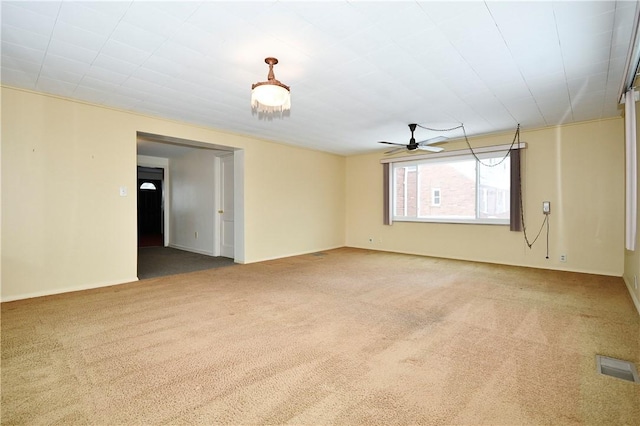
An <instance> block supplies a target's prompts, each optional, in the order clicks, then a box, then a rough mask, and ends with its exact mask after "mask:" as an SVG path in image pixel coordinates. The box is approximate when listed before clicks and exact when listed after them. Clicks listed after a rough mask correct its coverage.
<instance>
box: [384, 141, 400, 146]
mask: <svg viewBox="0 0 640 426" xmlns="http://www.w3.org/2000/svg"><path fill="white" fill-rule="evenodd" d="M378 143H386V144H387V145H398V146H406V145H405V144H403V143H395V142H385V141H379V142H378Z"/></svg>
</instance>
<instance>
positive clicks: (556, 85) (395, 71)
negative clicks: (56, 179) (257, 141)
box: [1, 1, 638, 155]
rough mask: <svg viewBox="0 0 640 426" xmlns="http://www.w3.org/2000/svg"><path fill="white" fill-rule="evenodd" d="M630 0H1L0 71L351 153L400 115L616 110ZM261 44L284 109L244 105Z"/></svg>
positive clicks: (100, 99)
mask: <svg viewBox="0 0 640 426" xmlns="http://www.w3.org/2000/svg"><path fill="white" fill-rule="evenodd" d="M637 5H638V2H636V1H560V2H541V1H532V2H525V1H488V2H481V1H471V2H437V1H427V2H416V1H386V2H385V1H377V2H360V1H332V2H328V1H322V2H300V1H261V2H244V1H233V2H220V1H205V2H183V1H159V2H151V1H126V2H124V1H121V2H118V1H107V2H83V1H76V2H66V1H65V2H56V1H46V2H32V1H29V2H21V1H20V2H12V1H2V4H1V6H2V10H1V13H2V14H1V19H2V69H1V82H2V84H3V85H8V86H14V87H20V88H25V89H30V90H36V91H40V92H46V93H52V94H56V95H61V96H65V97H70V98H75V99H80V100H83V101H87V102H91V103H95V104H100V105H107V106H110V107H116V108H121V109H125V110H132V111H137V112H140V113H144V114H149V115H153V116H160V117H167V118H171V119H176V120H181V121H186V122H189V123H195V124H198V125H204V126H209V127H213V128H216V129H220V130H224V131H229V132H233V133H238V134H244V135H251V136H255V137H259V138H262V139H268V140H275V141H280V142H284V143H287V144H292V145H299V146H303V147H309V148H313V149H319V150H323V151H328V152H334V153H339V154H345V155H348V154H354V153H362V152H369V151H376V150H385V149H388V146H382V145H379V144H377V143H376V142H377V141H379V140H388V141H396V142H401V143H406V142H408V139H409V136H410V133H409V130H408V127H407V124H409V123H418V124H421V125H423V126H427V127H433V128H446V127H452V126H455V125H457V124H459V123H464V125H465V128H466V130H467V134H469V135H479V134H487V133H496V132H503V131H512V130H515V128H516V126H517V124H518V123H520V124H521V126H522V128H523V129H525V130H526V129H527V128H536V127H542V126H552V125H556V124H561V123H570V122H576V121H584V120H591V119H598V118H604V117H613V116H619V115H620V114H621V110H620V108H619V105H618V102H617V100H618V99H617V98H618V92H619V89H620V85H621V83H622V80H623V77H624V76H623V73H624V68H625V64H626V60H627V55H628V51H629V48H630V44H631V38H632V32H633V29H634V18H635V15H636V7H637ZM267 56H275V57H277V58H278V59H279V61H280V63H279V64H278V65H276V66H275V74H276V78H277V79H278V80H280V81H282V82H283V83H285V84H287V85H290V86H291V94H292V95H291V96H292V107H291V114H290V116H289V117H285V118H281V119H280V118H276V119H273V120H262V119H260V118H259V117H258V116H255V115H252V113H251V108H250V90H251V84H252V83H255V82H258V81H264V80H266V77H267V71H268V67H267V65H266V64H265V63H264V58H265V57H267ZM436 135H439V133H434V132H430V131H427V130H424V129H418V130H417V131H416V139H418V140H422V139H427V138H430V137H433V136H436ZM446 135H447V136H450V137H457V136H460V133H455V132H449V134H446Z"/></svg>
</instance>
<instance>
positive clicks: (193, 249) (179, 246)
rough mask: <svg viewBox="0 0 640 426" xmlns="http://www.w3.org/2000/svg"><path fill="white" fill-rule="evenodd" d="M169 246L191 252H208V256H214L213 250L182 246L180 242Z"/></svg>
mask: <svg viewBox="0 0 640 426" xmlns="http://www.w3.org/2000/svg"><path fill="white" fill-rule="evenodd" d="M167 247H171V248H174V249H178V250H183V251H190V252H191V253H198V254H206V255H207V256H213V255H214V254H213V252H212V251H207V250H200V249H196V248H193V247H186V246H181V245H179V244H169V245H168V246H167Z"/></svg>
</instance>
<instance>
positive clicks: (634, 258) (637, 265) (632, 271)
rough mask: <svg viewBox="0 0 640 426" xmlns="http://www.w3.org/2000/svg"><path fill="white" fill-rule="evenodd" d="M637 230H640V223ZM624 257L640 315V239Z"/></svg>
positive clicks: (638, 150) (639, 111)
mask: <svg viewBox="0 0 640 426" xmlns="http://www.w3.org/2000/svg"><path fill="white" fill-rule="evenodd" d="M636 123H640V109H638V105H637V103H636ZM639 130H640V128H639ZM639 140H640V133H638V134H637V135H636V155H637V162H638V165H640V143H638V141H639ZM637 190H638V198H637V199H638V200H640V185H637ZM636 221H638V217H636ZM636 229H640V221H638V223H637V226H636ZM624 253H625V256H624V275H623V278H624V281H625V283H626V284H627V288H629V292H630V293H631V297H632V298H633V302H634V303H635V305H636V309H637V310H638V313H640V245H638V237H637V236H636V249H635V250H634V251H628V250H625V252H624ZM634 277H637V279H638V286H637V288H636V287H634Z"/></svg>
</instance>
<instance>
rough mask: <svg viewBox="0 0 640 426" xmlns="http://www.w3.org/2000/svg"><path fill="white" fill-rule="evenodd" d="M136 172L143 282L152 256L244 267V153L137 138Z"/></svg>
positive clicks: (148, 136)
mask: <svg viewBox="0 0 640 426" xmlns="http://www.w3.org/2000/svg"><path fill="white" fill-rule="evenodd" d="M137 166H138V172H139V173H138V180H137V184H138V190H137V192H138V247H139V250H138V251H137V252H138V262H137V263H138V275H139V278H140V275H145V274H146V273H147V272H149V273H155V271H147V272H145V271H141V270H140V268H141V261H142V263H144V259H142V256H143V255H145V256H146V255H147V254H148V253H151V250H156V251H157V250H161V251H163V253H161V254H162V255H163V256H164V255H165V254H166V253H164V252H167V253H169V252H172V251H173V252H175V251H177V250H179V251H181V252H183V253H184V252H186V253H191V254H199V255H204V256H206V257H208V258H210V259H206V258H204V261H206V262H205V263H207V264H208V262H209V260H213V259H220V260H224V259H226V260H224V261H225V262H229V261H230V262H232V263H233V262H235V263H244V255H245V252H244V196H243V194H244V151H243V150H241V149H237V148H233V147H228V146H223V145H215V144H210V143H205V142H198V141H193V140H186V139H178V138H175V137H170V136H162V135H156V134H150V133H143V132H138V133H137ZM176 249H177V250H176ZM166 261H167V259H166V258H164V257H163V261H162V263H166ZM154 262H155V261H154ZM152 263H153V262H152ZM179 263H180V264H184V263H185V262H184V261H180V262H179ZM143 269H144V268H143Z"/></svg>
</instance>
